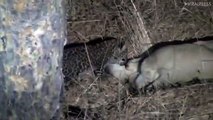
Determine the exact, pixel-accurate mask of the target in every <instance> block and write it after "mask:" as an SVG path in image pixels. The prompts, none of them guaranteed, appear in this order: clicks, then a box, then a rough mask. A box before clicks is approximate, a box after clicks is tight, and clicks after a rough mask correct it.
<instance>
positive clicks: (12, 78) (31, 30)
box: [0, 0, 65, 120]
mask: <svg viewBox="0 0 213 120" xmlns="http://www.w3.org/2000/svg"><path fill="white" fill-rule="evenodd" d="M62 1H63V0H37V1H35V0H1V1H0V14H1V15H0V119H1V120H49V119H51V117H52V116H53V115H54V114H55V112H56V110H57V109H58V108H59V98H60V91H61V86H62V84H63V78H62V72H61V68H62V67H61V66H62V53H63V45H64V38H65V36H64V30H65V26H64V25H65V22H64V11H63V9H62V8H63V4H62V3H63V2H62Z"/></svg>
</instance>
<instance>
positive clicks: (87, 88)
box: [66, 0, 213, 120]
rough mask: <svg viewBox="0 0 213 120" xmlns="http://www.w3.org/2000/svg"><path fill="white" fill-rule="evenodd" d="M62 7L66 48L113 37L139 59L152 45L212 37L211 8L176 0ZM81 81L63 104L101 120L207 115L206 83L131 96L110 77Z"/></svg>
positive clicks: (99, 1) (73, 2)
mask: <svg viewBox="0 0 213 120" xmlns="http://www.w3.org/2000/svg"><path fill="white" fill-rule="evenodd" d="M67 2H68V3H67V13H68V15H67V19H68V41H69V43H72V42H82V41H85V39H87V40H88V39H93V38H96V37H100V36H113V37H116V38H119V39H123V40H126V41H129V43H131V44H129V45H128V48H129V53H128V54H129V55H128V56H129V57H132V56H135V55H139V54H141V53H142V52H143V51H144V50H146V49H147V48H148V47H149V46H150V45H152V44H154V43H156V42H160V41H170V40H175V39H181V40H183V39H186V38H192V37H193V38H194V37H203V36H209V35H212V34H213V31H212V29H213V12H212V8H213V6H207V7H201V6H196V7H195V6H184V4H183V3H182V2H180V1H177V0H167V1H165V0H145V1H142V0H141V1H140V0H138V1H133V0H88V1H87V0H86V1H85V0H67ZM186 2H187V0H186ZM212 4H213V3H212ZM85 79H86V80H84V81H79V82H78V84H76V85H75V86H74V87H72V88H71V89H70V91H67V92H66V104H69V105H76V106H80V107H81V108H85V109H86V112H88V111H92V112H95V113H98V114H99V115H100V116H101V117H102V118H101V119H106V120H111V119H112V120H113V119H126V120H153V119H154V120H155V119H156V120H158V119H166V120H167V119H168V120H170V119H180V120H185V119H191V120H192V119H193V120H194V119H201V120H202V119H204V120H208V119H211V118H212V116H213V113H212V111H213V102H212V101H213V96H212V94H211V93H212V92H213V85H212V84H204V85H193V86H189V87H183V88H175V89H174V88H173V89H169V90H160V91H158V92H157V93H155V94H154V95H151V96H139V97H136V96H131V94H129V93H128V90H127V87H126V86H125V85H122V84H121V83H120V81H119V80H117V79H115V78H111V77H106V76H101V77H98V78H94V77H91V76H88V78H85ZM87 110H88V111H87Z"/></svg>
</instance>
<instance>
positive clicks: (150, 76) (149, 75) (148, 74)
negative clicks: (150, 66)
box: [144, 70, 160, 82]
mask: <svg viewBox="0 0 213 120" xmlns="http://www.w3.org/2000/svg"><path fill="white" fill-rule="evenodd" d="M144 76H145V77H146V78H148V79H149V80H151V81H154V80H156V79H158V78H159V76H160V74H159V73H158V72H157V71H156V70H149V71H145V74H144ZM151 81H150V82H151Z"/></svg>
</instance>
